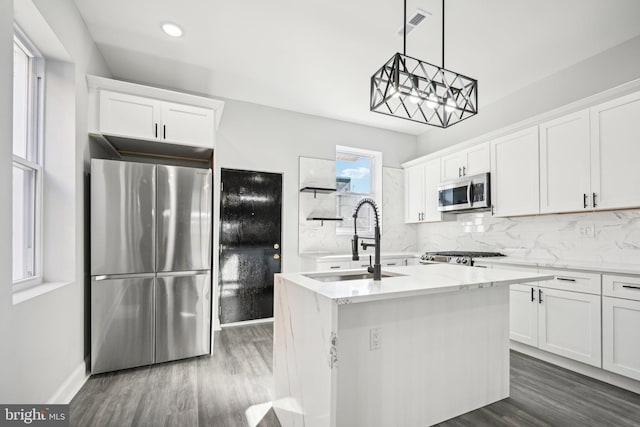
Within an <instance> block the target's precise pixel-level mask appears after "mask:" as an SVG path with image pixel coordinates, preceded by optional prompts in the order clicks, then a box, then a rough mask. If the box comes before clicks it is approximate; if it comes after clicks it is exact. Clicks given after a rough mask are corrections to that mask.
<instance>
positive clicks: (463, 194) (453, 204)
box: [438, 173, 491, 212]
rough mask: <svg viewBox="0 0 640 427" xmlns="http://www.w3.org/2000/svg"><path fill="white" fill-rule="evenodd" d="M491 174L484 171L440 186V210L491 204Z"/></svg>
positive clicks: (482, 206)
mask: <svg viewBox="0 0 640 427" xmlns="http://www.w3.org/2000/svg"><path fill="white" fill-rule="evenodd" d="M490 187H491V185H490V182H489V174H488V173H483V174H480V175H474V176H469V177H465V178H463V179H460V180H457V181H454V182H451V183H447V184H443V185H441V186H439V187H438V210H439V211H443V212H450V211H470V210H476V209H488V208H489V207H490V206H491V200H490V196H491V194H490V193H491V190H490Z"/></svg>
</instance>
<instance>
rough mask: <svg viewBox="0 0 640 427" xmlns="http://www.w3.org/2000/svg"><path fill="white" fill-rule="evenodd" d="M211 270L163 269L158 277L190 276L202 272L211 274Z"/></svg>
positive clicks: (198, 274)
mask: <svg viewBox="0 0 640 427" xmlns="http://www.w3.org/2000/svg"><path fill="white" fill-rule="evenodd" d="M210 271H211V270H192V271H163V272H160V271H159V272H158V273H157V276H158V277H188V276H200V275H202V274H209V272H210Z"/></svg>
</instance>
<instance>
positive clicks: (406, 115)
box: [370, 0, 478, 128]
mask: <svg viewBox="0 0 640 427" xmlns="http://www.w3.org/2000/svg"><path fill="white" fill-rule="evenodd" d="M406 22H407V0H404V22H403V28H404V34H403V37H404V46H403V53H396V54H395V55H393V56H392V57H391V59H389V61H387V63H386V64H384V65H383V66H382V67H381V68H380V69H379V70H378V71H376V73H375V74H374V75H373V76H371V97H370V101H371V104H370V109H371V111H373V112H376V113H381V114H386V115H389V116H394V117H400V118H402V119H407V120H412V121H415V122H420V123H424V124H427V125H432V126H438V127H441V128H446V127H449V126H451V125H454V124H456V123H458V122H461V121H462V120H464V119H467V118H469V117H471V116H474V115H476V114H477V113H478V81H477V80H475V79H472V78H470V77H467V76H464V75H462V74H459V73H456V72H453V71H451V70H447V69H445V68H444V0H442V66H441V67H438V66H436V65H433V64H430V63H428V62H425V61H421V60H419V59H416V58H412V57H410V56H407V25H406Z"/></svg>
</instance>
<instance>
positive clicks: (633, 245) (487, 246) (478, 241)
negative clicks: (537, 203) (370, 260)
mask: <svg viewBox="0 0 640 427" xmlns="http://www.w3.org/2000/svg"><path fill="white" fill-rule="evenodd" d="M591 231H593V232H591ZM417 234H418V249H419V250H420V251H437V250H471V251H498V252H502V253H504V254H505V255H507V256H513V257H517V258H530V259H536V260H549V261H557V260H560V261H580V262H605V263H625V264H636V265H637V264H640V209H633V210H620V211H608V212H591V213H578V214H562V215H539V216H527V217H513V218H494V217H492V216H491V214H490V213H489V212H483V213H468V214H459V215H457V217H455V219H453V220H451V221H445V222H441V223H430V224H421V225H419V226H418V227H417Z"/></svg>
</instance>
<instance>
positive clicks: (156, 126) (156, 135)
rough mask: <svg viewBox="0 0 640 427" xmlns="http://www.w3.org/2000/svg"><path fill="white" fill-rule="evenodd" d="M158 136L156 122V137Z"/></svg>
mask: <svg viewBox="0 0 640 427" xmlns="http://www.w3.org/2000/svg"><path fill="white" fill-rule="evenodd" d="M157 137H158V124H157V123H156V138H157Z"/></svg>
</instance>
